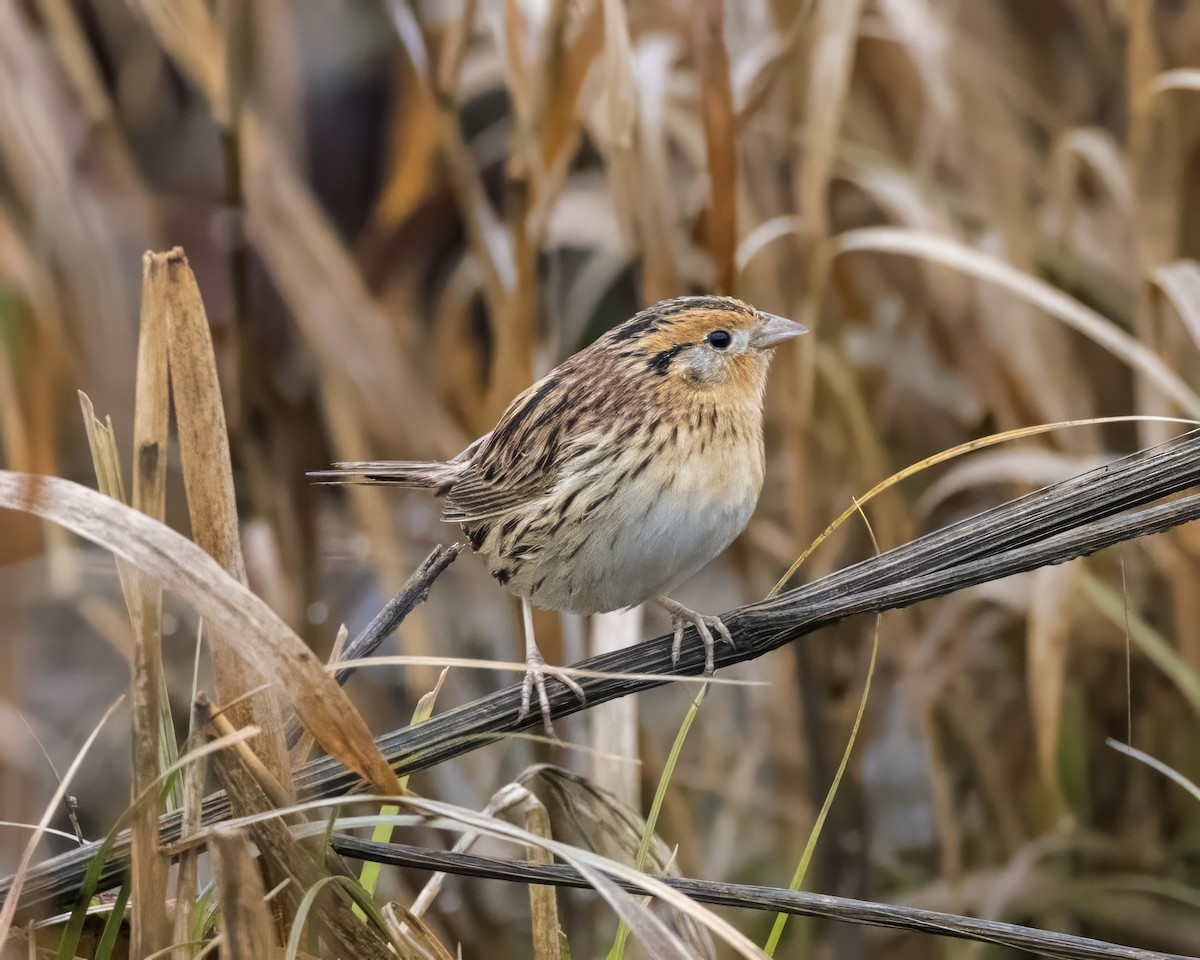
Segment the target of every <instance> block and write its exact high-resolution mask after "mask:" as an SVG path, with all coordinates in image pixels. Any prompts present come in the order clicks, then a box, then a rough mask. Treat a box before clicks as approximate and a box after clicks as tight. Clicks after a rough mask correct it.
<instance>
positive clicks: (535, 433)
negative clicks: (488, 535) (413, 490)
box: [442, 364, 582, 522]
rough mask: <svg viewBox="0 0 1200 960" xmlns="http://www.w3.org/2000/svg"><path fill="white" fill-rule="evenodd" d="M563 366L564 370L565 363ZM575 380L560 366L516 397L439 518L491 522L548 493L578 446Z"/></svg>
mask: <svg viewBox="0 0 1200 960" xmlns="http://www.w3.org/2000/svg"><path fill="white" fill-rule="evenodd" d="M564 366H566V365H565V364H564ZM579 392H580V390H579V381H578V379H577V378H576V377H574V376H571V374H570V371H569V370H564V368H563V367H559V368H557V369H555V370H554V371H552V372H551V373H550V374H548V375H547V376H546V377H544V378H543V379H542V380H539V381H538V382H537V383H535V384H534V385H533V386H531V387H530V388H529V389H528V390H526V391H525V392H524V393H522V394H520V395H519V396H518V397H517V398H516V399H515V400H513V402H512V403H511V404H509V407H508V409H507V410H506V411H505V412H504V415H503V416H502V417H501V418H500V420H499V422H498V423H497V424H496V427H495V429H494V430H492V432H491V433H490V434H488V435H487V437H485V438H483V442H481V443H480V444H479V446H478V447H477V448H476V449H475V450H474V451H473V455H472V457H471V464H470V466H469V467H468V468H467V469H466V470H465V471H464V472H463V474H462V475H461V476H460V477H459V478H458V479H457V480H456V482H455V484H454V486H453V488H451V490H450V492H449V494H448V495H447V497H446V505H445V509H444V510H443V512H442V519H444V520H452V521H456V522H463V521H466V520H485V519H494V518H495V517H498V516H503V515H505V514H509V513H513V512H516V511H519V510H520V509H521V508H522V507H524V506H526V505H528V504H530V503H531V502H533V501H535V500H537V499H539V498H540V497H543V496H545V495H546V494H548V493H549V492H550V491H551V490H552V489H553V488H554V486H555V484H557V483H558V481H559V478H560V477H561V476H562V470H563V466H564V463H565V462H566V461H567V460H568V459H569V458H570V457H571V456H572V454H573V453H574V451H575V449H576V447H577V444H575V443H573V442H572V440H573V436H574V435H575V434H577V433H578V430H577V427H578V426H579V424H580V423H581V420H582V418H581V417H571V416H569V414H570V413H571V411H572V409H573V408H575V407H577V406H578V405H579Z"/></svg>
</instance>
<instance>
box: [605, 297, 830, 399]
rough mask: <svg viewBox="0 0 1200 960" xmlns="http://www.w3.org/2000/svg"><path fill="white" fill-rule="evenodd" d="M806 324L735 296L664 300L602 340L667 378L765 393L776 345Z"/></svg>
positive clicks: (650, 373)
mask: <svg viewBox="0 0 1200 960" xmlns="http://www.w3.org/2000/svg"><path fill="white" fill-rule="evenodd" d="M807 332H808V328H807V327H805V326H804V325H803V324H799V323H796V322H795V321H793V320H785V319H784V318H783V317H777V316H775V315H774V314H771V313H763V312H762V311H760V310H756V309H754V307H752V306H750V305H749V304H746V303H742V301H740V300H735V299H733V298H732V297H676V298H675V299H673V300H663V301H662V302H661V303H657V304H655V305H654V306H653V307H650V308H648V309H646V310H643V311H642V312H641V313H639V314H638V315H637V316H635V317H633V318H632V319H630V320H627V321H625V323H623V324H621V325H620V326H619V327H616V328H615V329H613V330H611V331H610V332H609V333H608V334H607V335H606V336H605V337H604V339H603V341H601V342H602V343H603V344H604V346H605V347H606V348H607V349H609V350H611V351H613V352H615V353H616V354H618V355H619V356H620V357H621V358H622V359H623V360H624V362H628V363H633V364H640V365H641V367H642V371H643V372H644V373H645V374H646V375H648V376H650V377H653V378H658V377H662V378H664V383H669V384H678V385H679V386H681V387H692V388H722V387H728V388H732V389H738V388H741V389H744V390H747V391H751V392H761V388H762V384H763V382H764V381H765V378H766V371H767V367H768V366H769V365H770V362H771V356H772V354H773V352H774V348H775V347H776V346H778V345H779V344H781V343H783V342H784V341H785V340H791V339H792V338H793V337H798V336H799V335H800V334H802V333H807Z"/></svg>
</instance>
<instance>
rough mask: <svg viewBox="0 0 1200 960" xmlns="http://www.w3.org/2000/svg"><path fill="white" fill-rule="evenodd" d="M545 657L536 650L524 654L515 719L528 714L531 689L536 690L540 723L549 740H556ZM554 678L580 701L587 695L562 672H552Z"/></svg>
mask: <svg viewBox="0 0 1200 960" xmlns="http://www.w3.org/2000/svg"><path fill="white" fill-rule="evenodd" d="M545 666H546V659H545V657H543V656H542V655H541V654H540V653H538V652H530V653H528V654H526V656H525V679H524V681H523V682H522V683H521V709H520V710H519V711H518V712H517V720H518V721H521V720H524V719H525V718H526V717H527V716H528V715H529V708H530V705H531V703H532V700H533V691H534V690H535V689H536V690H537V696H538V706H539V707H540V708H541V711H542V723H543V724H544V725H545V727H546V736H548V737H549V738H550V739H551V740H557V739H558V734H557V733H555V732H554V724H553V723H551V721H550V697H549V696H548V695H547V693H546V670H545ZM553 676H554V678H555V679H556V680H559V681H561V682H562V683H563V685H564V686H566V687H567V689H569V690H570V691H571V692H572V693H573V694H575V696H576V697H578V698H579V702H580V703H584V702H585V701H586V700H587V697H586V696H585V695H584V692H583V687H581V686H580V685H579V684H578V683H576V682H575V681H574V680H573V679H572V678H571V677H568V676H566V675H565V674H562V673H555V674H553Z"/></svg>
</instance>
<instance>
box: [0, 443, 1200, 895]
mask: <svg viewBox="0 0 1200 960" xmlns="http://www.w3.org/2000/svg"><path fill="white" fill-rule="evenodd" d="M1198 483H1200V431H1192V432H1190V433H1187V434H1184V435H1182V436H1180V437H1177V438H1175V439H1173V440H1171V441H1168V442H1167V443H1165V444H1161V445H1160V446H1157V447H1152V448H1150V449H1147V450H1142V451H1139V452H1137V453H1134V454H1132V455H1130V456H1127V457H1124V458H1122V459H1120V460H1117V461H1115V462H1113V463H1111V464H1107V465H1105V466H1103V467H1100V468H1097V469H1095V470H1091V471H1089V472H1087V473H1084V474H1081V475H1080V476H1078V477H1074V478H1072V479H1069V480H1066V481H1063V482H1061V483H1057V484H1054V485H1052V486H1049V487H1046V488H1043V489H1041V490H1038V491H1036V492H1034V493H1032V494H1029V495H1027V496H1025V497H1021V498H1019V499H1016V500H1012V501H1009V502H1007V503H1004V504H1001V505H1000V506H998V507H995V508H993V509H991V510H988V511H985V512H983V513H981V514H978V515H976V516H972V517H968V518H966V519H963V520H960V521H958V522H956V523H953V524H950V525H949V526H947V527H944V528H942V529H941V530H937V531H935V532H933V533H930V534H927V535H925V536H923V537H919V538H917V539H916V540H912V541H910V542H909V543H906V544H904V545H902V546H900V547H896V548H894V549H892V550H889V551H887V552H885V553H882V554H879V555H878V556H875V557H872V558H870V559H868V560H864V561H862V562H861V563H857V564H855V565H853V566H850V567H847V568H845V569H842V570H839V571H837V572H835V573H833V574H830V575H829V576H826V577H822V578H821V579H819V580H816V581H813V582H812V583H809V584H805V585H804V586H800V587H796V588H794V589H791V590H788V591H787V592H785V593H783V594H781V595H779V596H777V597H774V598H772V599H768V600H762V601H759V602H757V603H751V604H748V605H746V606H744V607H740V608H738V609H737V610H734V611H732V612H730V613H728V614H724V615H723V619H724V621H725V623H726V624H728V626H729V627H730V629H731V631H732V632H733V635H734V636H735V637H736V638H737V641H738V645H737V648H736V649H733V648H730V647H729V646H728V645H726V644H719V645H718V647H717V651H716V662H717V666H718V667H726V666H730V665H731V664H734V663H740V662H742V661H744V660H751V659H754V658H756V657H760V656H762V655H763V654H765V653H767V652H769V651H771V650H775V649H777V648H779V647H781V646H783V645H784V644H786V643H790V642H792V641H795V640H798V639H800V638H801V637H803V636H805V635H807V634H809V633H812V632H814V631H815V630H818V629H820V628H821V627H823V626H827V625H829V624H832V623H836V622H838V621H841V620H845V619H847V618H848V617H852V616H855V615H858V614H861V613H867V612H882V611H886V610H894V609H899V608H902V607H907V606H911V605H912V604H914V603H918V602H920V601H922V600H928V599H932V598H934V597H940V596H944V595H946V594H948V593H952V592H954V591H956V590H960V589H963V588H965V587H970V586H975V585H977V584H980V583H985V582H987V581H989V580H996V579H999V578H1001V577H1006V576H1011V575H1013V574H1016V573H1023V572H1026V571H1029V570H1033V569H1036V568H1038V567H1042V566H1046V565H1049V564H1054V563H1062V562H1064V561H1066V560H1070V559H1073V558H1075V557H1081V556H1086V555H1088V554H1091V553H1095V552H1096V551H1097V550H1101V549H1103V548H1105V547H1109V546H1113V545H1115V544H1117V543H1121V542H1123V541H1126V540H1132V539H1135V538H1137V537H1142V536H1147V535H1149V534H1154V533H1161V532H1163V531H1165V530H1169V529H1171V528H1172V527H1175V526H1178V525H1179V524H1182V523H1186V522H1188V521H1190V520H1194V519H1198V518H1200V494H1192V495H1190V496H1186V497H1182V498H1178V499H1175V500H1171V501H1168V502H1165V503H1162V504H1158V505H1156V506H1151V507H1145V504H1148V503H1152V502H1153V501H1155V500H1159V499H1161V498H1163V497H1167V496H1170V495H1172V494H1176V493H1179V492H1180V491H1182V490H1185V489H1187V488H1189V487H1192V486H1195V485H1197V484H1198ZM1136 508H1142V509H1136ZM1123 511H1130V512H1123ZM671 641H672V638H671V637H670V636H669V635H664V636H661V637H657V638H655V639H652V640H647V641H645V642H644V643H640V644H636V645H635V646H633V647H629V648H626V649H624V650H619V651H614V652H612V653H607V654H603V655H601V656H597V657H592V658H590V659H588V660H585V661H583V662H581V663H579V664H576V665H575V666H577V667H578V668H580V669H586V670H588V671H594V672H598V673H618V674H630V673H637V674H650V675H653V676H652V677H650V678H648V679H639V680H630V679H619V678H615V677H613V678H610V677H604V676H599V677H593V676H589V677H583V676H581V677H579V678H578V681H579V683H580V685H581V686H582V688H583V690H584V692H585V694H586V696H587V700H586V703H583V704H581V703H580V702H579V701H578V700H576V698H575V696H574V695H573V694H571V693H570V692H569V691H567V690H566V689H564V688H562V686H561V685H559V684H554V685H552V686H551V692H550V706H551V713H552V715H553V717H554V718H555V719H557V718H559V717H564V716H567V715H569V714H572V713H576V712H579V711H581V710H586V709H588V708H590V707H592V706H595V705H596V704H598V703H604V702H606V701H608V700H612V699H615V698H617V697H623V696H628V695H629V694H631V693H637V692H640V691H643V690H649V689H652V688H654V687H657V686H661V685H663V684H666V683H669V682H670V681H671V679H672V677H673V676H697V675H699V674H700V673H701V671H702V670H703V666H704V655H703V651H702V649H701V645H700V643H699V641H698V640H697V638H696V636H695V634H694V632H691V631H689V636H688V637H687V638H685V642H684V646H683V653H682V655H681V657H680V659H679V663H678V665H677V667H676V666H672V663H671ZM518 690H519V687H518V686H511V687H507V688H505V689H504V690H501V691H499V692H497V693H493V694H491V695H489V696H486V697H482V698H480V699H478V700H475V701H472V702H471V703H468V704H465V705H463V706H461V707H457V708H455V709H453V710H449V711H447V712H446V713H443V714H441V715H439V716H436V717H433V718H432V719H430V720H428V721H426V722H425V723H422V724H420V725H417V726H411V727H405V728H403V729H401V730H397V731H394V732H392V733H389V734H385V735H384V736H382V737H380V738H379V739H378V740H377V744H378V746H379V749H380V751H381V752H382V753H383V755H384V756H385V757H386V758H387V759H388V761H389V763H391V764H392V765H393V768H394V769H395V771H396V772H397V773H398V774H401V775H403V774H407V773H411V772H413V771H415V770H420V769H424V768H426V767H430V766H433V765H435V764H437V763H441V762H444V761H446V760H449V759H452V758H454V757H458V756H461V755H463V754H466V753H469V752H471V751H473V750H476V749H478V748H480V747H482V746H484V745H486V744H489V743H494V742H495V741H497V740H499V739H501V738H502V737H504V736H505V735H506V734H508V733H513V732H516V731H518V730H525V729H528V728H531V727H533V726H535V725H536V724H537V723H538V722H539V719H538V718H537V717H535V716H532V715H531V716H529V717H526V718H525V719H524V720H518V718H517V708H518ZM295 783H296V787H297V792H298V794H299V796H300V797H301V798H302V799H306V800H311V799H316V798H320V797H334V796H341V795H345V794H347V793H349V792H351V791H353V790H355V789H357V788H358V787H359V786H360V781H359V779H358V778H357V777H356V776H355V775H354V774H353V773H350V772H348V771H347V770H346V769H345V768H344V767H342V766H341V765H340V764H338V763H337V762H336V761H333V760H331V759H329V758H320V759H317V760H313V761H311V762H310V763H307V764H305V765H304V766H303V767H301V768H300V769H299V770H297V771H296V775H295ZM228 816H229V803H228V800H227V799H226V798H225V796H224V795H222V794H216V795H213V796H210V797H208V798H207V799H206V800H205V804H204V815H203V818H204V822H205V823H206V824H214V823H218V822H220V821H222V820H224V819H226V818H227V817H228ZM160 826H161V837H162V842H163V843H173V842H175V841H176V840H177V839H178V838H179V820H178V816H177V815H172V816H167V817H164V818H163V820H162V821H161V823H160ZM98 849H99V844H95V843H93V844H88V845H86V846H83V847H80V848H79V849H78V850H73V851H70V852H69V853H65V854H62V855H60V856H57V857H54V858H52V859H50V860H48V861H46V862H45V863H43V864H41V865H39V866H38V867H37V868H35V869H34V870H31V871H30V872H29V874H28V876H27V877H26V881H25V885H24V891H23V897H22V899H23V903H22V906H23V908H25V909H26V910H33V909H36V908H37V907H38V906H39V905H47V904H50V903H52V902H55V901H58V900H60V899H62V898H69V897H72V896H74V895H76V894H77V893H78V891H79V889H80V885H81V883H82V881H83V878H84V874H85V871H86V870H87V865H88V862H89V860H90V859H91V857H92V856H94V855H95V853H96V851H97V850H98ZM128 859H129V847H128V838H127V837H124V836H123V837H121V838H120V839H119V840H118V841H117V842H116V843H115V844H114V846H113V849H112V853H111V856H110V859H109V862H108V863H107V864H106V865H105V867H104V869H103V871H102V874H101V880H100V889H105V888H110V887H112V886H114V885H115V884H117V883H119V882H120V879H121V877H122V876H123V874H124V872H125V870H126V869H127V867H128ZM9 883H10V881H9V880H7V879H6V880H4V881H0V900H2V898H3V897H4V896H5V894H6V892H7V890H8V886H9Z"/></svg>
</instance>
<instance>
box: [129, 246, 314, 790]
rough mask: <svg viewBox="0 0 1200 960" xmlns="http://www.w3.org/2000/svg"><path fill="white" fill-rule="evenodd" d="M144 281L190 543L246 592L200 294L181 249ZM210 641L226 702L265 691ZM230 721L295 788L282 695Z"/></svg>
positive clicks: (150, 260) (151, 267)
mask: <svg viewBox="0 0 1200 960" xmlns="http://www.w3.org/2000/svg"><path fill="white" fill-rule="evenodd" d="M145 279H146V283H147V285H148V286H149V287H150V288H151V290H150V292H149V300H150V302H151V303H153V304H154V307H155V308H156V309H158V310H160V311H161V313H162V316H163V321H164V322H165V325H166V338H165V345H166V347H167V355H168V362H169V365H170V371H171V394H172V397H173V399H174V407H175V419H176V423H177V426H178V433H179V458H180V462H181V465H182V468H183V481H184V487H185V490H186V491H187V506H188V516H189V518H190V519H191V528H192V539H193V540H194V541H195V542H196V544H197V545H198V546H199V547H200V548H201V549H203V550H204V551H205V552H206V553H207V554H208V555H209V556H211V557H212V558H213V559H214V560H216V561H217V563H218V564H219V565H220V566H221V567H222V568H223V569H224V570H225V571H226V573H228V574H229V576H230V577H232V578H233V579H235V580H237V581H239V582H240V583H241V584H242V585H243V586H244V585H245V584H246V582H247V581H246V562H245V559H244V558H243V556H242V544H241V534H240V531H239V528H238V515H237V498H236V495H235V493H234V489H233V465H232V460H231V457H230V452H229V433H228V429H227V428H226V425H225V406H224V403H223V402H222V399H221V385H220V382H219V381H218V379H217V366H216V358H215V356H214V354H213V344H212V334H211V333H210V331H209V324H208V316H207V314H206V313H205V310H204V304H203V302H202V301H201V299H200V290H199V287H198V286H197V285H196V278H195V275H194V274H193V273H192V270H191V267H190V266H189V265H188V262H187V257H186V256H185V255H184V253H183V251H182V250H181V249H179V248H178V247H176V248H175V249H174V250H172V251H170V252H168V253H159V254H154V253H151V254H149V255H148V257H147V261H146V272H145ZM210 638H211V639H212V642H213V649H214V656H213V671H214V680H215V683H216V690H217V698H218V700H219V701H220V702H221V703H233V702H234V701H237V700H240V699H241V698H242V697H243V696H244V695H245V694H246V693H248V692H249V691H251V690H255V689H257V688H260V687H262V686H264V684H265V682H266V680H267V679H268V678H269V677H270V674H260V673H258V672H257V668H256V667H255V666H253V665H251V667H250V669H249V670H247V668H246V664H245V663H240V662H238V661H237V660H235V659H234V658H232V657H230V656H229V655H228V654H227V653H226V652H225V651H227V650H228V647H229V645H230V640H229V638H226V637H222V636H220V635H219V634H218V633H217V631H216V630H215V629H214V630H211V631H210ZM230 719H231V721H232V722H233V724H234V726H236V727H248V726H257V727H259V728H260V729H261V730H262V731H263V739H262V742H261V743H260V744H258V745H257V750H258V751H259V752H260V753H261V754H262V756H263V759H264V762H265V763H266V764H267V766H268V768H269V769H270V770H271V772H272V773H273V774H274V775H275V776H276V777H277V778H279V780H280V781H281V782H282V783H285V784H287V783H289V782H290V777H291V769H290V767H289V766H288V763H287V749H286V746H285V744H284V742H283V737H282V734H281V731H280V722H281V719H282V709H281V707H280V704H279V700H278V693H277V692H276V691H275V690H273V689H271V690H268V691H265V692H264V693H263V694H262V695H259V696H256V697H252V698H249V699H247V700H245V701H243V702H242V703H239V704H238V706H237V707H236V708H235V709H234V711H233V715H232V716H231V718H230Z"/></svg>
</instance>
